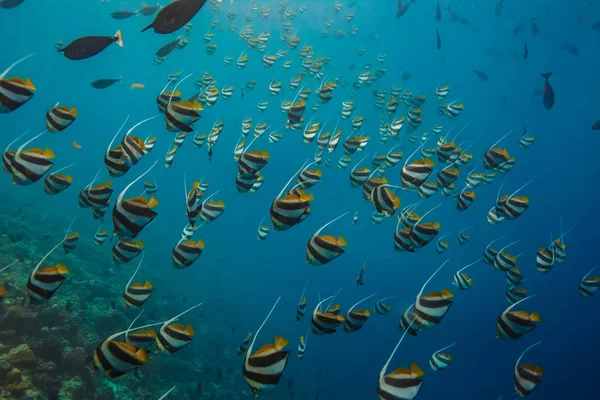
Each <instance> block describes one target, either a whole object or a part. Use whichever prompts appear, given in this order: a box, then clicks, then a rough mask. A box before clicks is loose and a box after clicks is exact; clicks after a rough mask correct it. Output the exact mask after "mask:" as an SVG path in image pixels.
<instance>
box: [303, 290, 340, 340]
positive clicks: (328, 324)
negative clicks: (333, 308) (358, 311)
mask: <svg viewBox="0 0 600 400" xmlns="http://www.w3.org/2000/svg"><path fill="white" fill-rule="evenodd" d="M332 298H333V296H330V297H328V298H326V299H325V300H322V301H321V302H320V303H319V304H317V306H316V307H315V309H314V311H313V313H312V318H311V326H312V332H313V334H315V335H329V334H332V333H335V332H336V330H337V329H338V328H339V327H340V326H341V325H342V324H343V323H344V321H345V318H344V317H343V316H341V315H336V314H335V313H334V312H330V311H329V310H327V311H325V312H322V311H321V310H320V307H321V304H323V303H324V302H325V301H327V300H330V299H332Z"/></svg>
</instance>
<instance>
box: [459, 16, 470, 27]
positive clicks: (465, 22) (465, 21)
mask: <svg viewBox="0 0 600 400" xmlns="http://www.w3.org/2000/svg"><path fill="white" fill-rule="evenodd" d="M456 21H458V23H459V24H462V25H471V20H469V19H468V18H466V17H457V18H456Z"/></svg>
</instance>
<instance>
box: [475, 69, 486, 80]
mask: <svg viewBox="0 0 600 400" xmlns="http://www.w3.org/2000/svg"><path fill="white" fill-rule="evenodd" d="M473 72H474V73H475V75H477V77H478V78H479V79H481V80H482V81H484V82H487V81H488V79H489V78H488V74H487V73H486V72H485V71H481V70H479V69H474V70H473Z"/></svg>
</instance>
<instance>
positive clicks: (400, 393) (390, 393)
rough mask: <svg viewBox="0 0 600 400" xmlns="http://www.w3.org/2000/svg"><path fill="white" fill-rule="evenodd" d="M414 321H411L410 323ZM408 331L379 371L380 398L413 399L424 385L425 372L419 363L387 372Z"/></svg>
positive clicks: (393, 399)
mask: <svg viewBox="0 0 600 400" xmlns="http://www.w3.org/2000/svg"><path fill="white" fill-rule="evenodd" d="M413 321H414V320H413ZM412 323H413V322H412V321H411V322H410V325H412ZM410 325H409V327H410ZM407 332H408V329H407V330H405V331H404V333H403V334H402V337H401V338H400V340H399V341H398V344H397V345H396V347H395V348H394V350H393V351H392V354H391V355H390V357H389V358H388V360H387V362H386V363H385V365H384V366H383V368H382V369H381V372H380V373H379V379H378V380H377V395H378V398H379V400H413V399H414V398H415V397H417V395H418V394H419V391H420V390H421V386H422V385H423V380H422V379H421V378H422V377H423V376H424V375H425V373H424V372H423V370H422V369H421V368H420V367H419V366H418V365H417V364H414V363H412V364H410V368H397V369H395V370H394V371H392V372H390V373H389V374H387V375H386V374H385V371H386V369H387V367H388V365H389V364H390V362H391V361H392V358H393V357H394V354H396V351H397V350H398V348H399V347H400V345H401V344H402V341H403V340H404V337H405V336H406V333H407Z"/></svg>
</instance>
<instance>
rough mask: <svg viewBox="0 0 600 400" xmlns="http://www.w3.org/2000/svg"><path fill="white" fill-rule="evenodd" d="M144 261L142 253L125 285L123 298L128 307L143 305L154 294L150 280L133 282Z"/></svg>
mask: <svg viewBox="0 0 600 400" xmlns="http://www.w3.org/2000/svg"><path fill="white" fill-rule="evenodd" d="M142 261H144V254H142V257H141V258H140V262H139V264H138V266H137V268H136V269H135V271H134V273H133V275H132V276H131V278H130V279H129V282H127V285H125V290H124V291H123V300H125V306H127V307H137V308H139V307H142V306H143V305H144V303H145V302H146V301H147V300H148V299H149V298H150V296H151V295H152V290H153V286H152V284H151V283H150V282H148V281H146V282H145V283H140V282H138V283H134V284H133V285H132V284H131V282H133V278H134V277H135V275H136V274H137V272H138V271H139V269H140V267H141V266H142ZM153 339H154V338H153Z"/></svg>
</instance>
